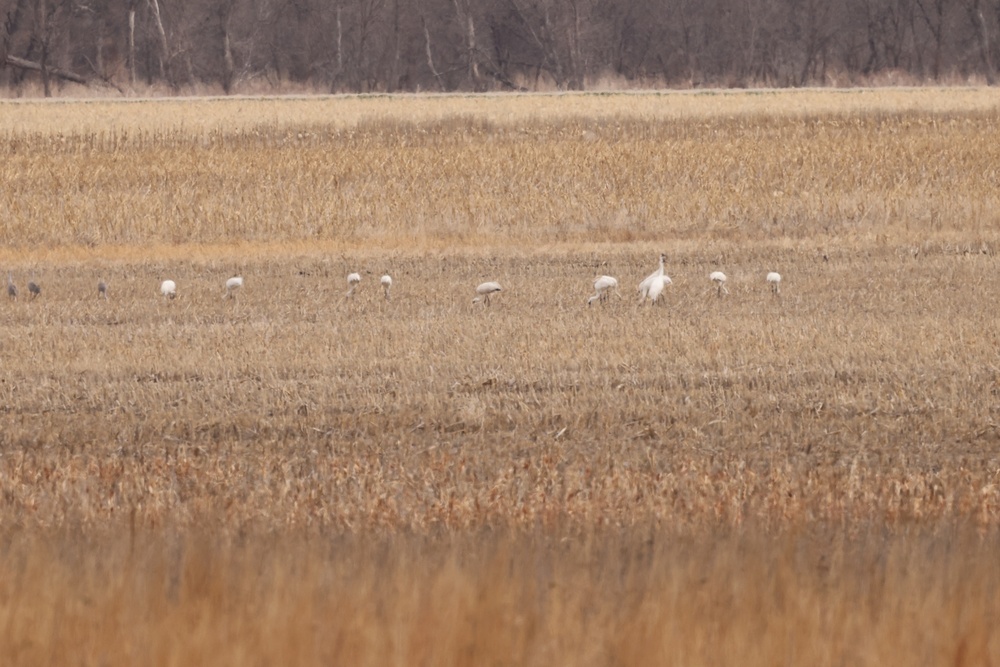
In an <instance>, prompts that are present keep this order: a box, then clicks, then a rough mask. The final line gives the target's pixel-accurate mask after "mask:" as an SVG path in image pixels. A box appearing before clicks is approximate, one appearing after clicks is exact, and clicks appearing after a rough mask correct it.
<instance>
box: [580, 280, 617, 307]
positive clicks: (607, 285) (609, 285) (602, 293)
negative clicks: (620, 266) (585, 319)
mask: <svg viewBox="0 0 1000 667" xmlns="http://www.w3.org/2000/svg"><path fill="white" fill-rule="evenodd" d="M617 289H618V279H617V278H612V277H611V276H600V277H598V278H597V279H596V280H595V281H594V295H593V296H592V297H590V298H589V299H587V305H588V306H589V305H590V304H592V303H594V302H595V301H606V300H607V298H608V294H609V292H611V291H614V290H617Z"/></svg>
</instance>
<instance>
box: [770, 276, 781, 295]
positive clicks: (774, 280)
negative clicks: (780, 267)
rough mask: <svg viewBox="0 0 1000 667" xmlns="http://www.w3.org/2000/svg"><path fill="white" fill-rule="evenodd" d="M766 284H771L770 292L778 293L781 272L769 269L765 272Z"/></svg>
mask: <svg viewBox="0 0 1000 667" xmlns="http://www.w3.org/2000/svg"><path fill="white" fill-rule="evenodd" d="M767 284H768V285H770V286H771V294H778V293H779V292H780V291H781V289H780V286H781V274H780V273H777V272H775V271H771V272H770V273H769V274H767Z"/></svg>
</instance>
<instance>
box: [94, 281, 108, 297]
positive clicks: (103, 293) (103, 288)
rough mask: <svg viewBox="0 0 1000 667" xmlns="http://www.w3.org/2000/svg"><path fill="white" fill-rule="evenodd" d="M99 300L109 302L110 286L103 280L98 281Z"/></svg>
mask: <svg viewBox="0 0 1000 667" xmlns="http://www.w3.org/2000/svg"><path fill="white" fill-rule="evenodd" d="M97 298H98V299H104V300H105V301H107V300H108V284H107V283H106V282H104V281H103V280H99V281H97Z"/></svg>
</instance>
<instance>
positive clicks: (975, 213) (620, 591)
mask: <svg viewBox="0 0 1000 667" xmlns="http://www.w3.org/2000/svg"><path fill="white" fill-rule="evenodd" d="M768 95H773V96H775V97H770V98H769V97H767V96H768ZM782 95H786V96H790V97H789V99H794V100H796V102H797V103H796V104H795V105H792V106H789V103H788V101H787V100H786V99H785V98H784V97H782ZM794 96H795V93H782V94H778V93H752V94H745V95H735V94H724V95H723V94H720V95H717V96H715V98H709V97H705V98H699V97H698V96H697V95H694V94H690V95H686V96H685V95H677V96H651V95H645V96H608V95H603V96H598V95H595V96H521V97H505V96H492V97H483V98H472V97H455V98H449V97H445V98H434V97H428V98H405V97H404V98H387V97H383V98H330V99H323V100H295V101H288V100H273V101H266V100H249V99H243V100H235V101H215V102H207V101H206V102H191V103H181V102H168V103H164V102H128V103H124V102H123V103H118V104H114V103H108V102H100V103H97V102H90V103H79V104H69V103H37V104H28V103H9V102H3V103H0V111H2V114H0V136H3V137H4V140H3V142H2V143H0V152H2V153H3V159H2V160H0V183H2V185H3V188H2V189H0V276H4V275H6V273H7V271H11V272H12V275H13V278H14V280H15V282H16V283H17V285H18V288H19V293H20V296H19V299H18V300H17V301H10V300H6V299H5V300H4V301H3V302H0V364H2V366H0V369H2V370H0V655H4V656H6V660H5V661H9V663H10V664H60V665H61V664H83V665H133V664H156V665H160V664H183V665H187V664H213V665H244V664H261V665H271V664H324V665H327V664H344V665H385V664H399V665H483V664H517V665H555V664H559V665H563V664H565V665H609V664H621V665H636V664H669V665H719V664H740V665H751V666H752V665H775V664H789V665H799V664H802V665H804V664H809V665H908V666H910V665H941V664H954V665H988V664H994V665H995V664H1000V634H998V633H996V632H995V627H997V625H998V623H1000V558H998V557H997V552H998V549H1000V432H998V426H997V423H998V412H1000V402H998V392H1000V384H998V379H1000V363H998V354H997V352H998V350H1000V328H998V315H997V312H998V311H997V308H996V301H997V294H998V287H1000V272H998V268H1000V267H998V260H997V252H998V250H1000V220H998V218H1000V215H998V211H1000V205H998V204H1000V202H998V199H1000V187H998V186H1000V170H998V167H997V165H1000V141H997V139H998V135H1000V111H998V110H997V109H998V108H1000V107H998V106H997V104H996V103H997V101H998V97H1000V93H997V92H995V91H991V90H957V91H941V90H923V89H921V90H915V91H880V92H878V93H876V92H873V91H861V92H856V93H847V92H827V93H820V92H816V91H807V92H804V93H801V97H794ZM712 99H714V100H715V102H712V101H711V100H712ZM763 99H766V100H769V103H770V104H771V105H772V106H774V105H777V104H778V102H776V101H775V100H779V99H780V101H781V104H782V105H783V106H782V108H781V109H780V110H777V109H775V110H773V111H772V110H769V108H768V103H762V100H763ZM720 100H721V101H720ZM98 104H99V105H103V106H106V107H107V108H108V109H110V110H112V111H110V112H108V113H113V114H119V115H118V116H114V118H116V119H117V120H115V121H114V122H110V123H102V121H101V118H104V117H105V116H102V114H104V113H105V112H104V111H100V112H95V111H94V109H95V105H98ZM234 105H242V106H241V107H238V108H239V109H241V111H240V112H239V115H238V117H235V116H234V115H233V109H234V108H237V107H234ZM671 105H673V106H671ZM699 105H702V106H699ZM300 112H301V115H297V114H299V113H300ZM122 119H124V120H122ZM192 119H197V120H192ZM661 251H662V252H666V253H667V257H668V259H667V272H668V273H669V274H670V276H671V277H672V279H673V284H672V285H671V286H669V287H668V288H667V291H666V294H665V297H664V303H663V304H662V305H660V306H657V307H655V308H654V307H648V306H646V307H638V306H637V304H636V302H637V299H636V296H635V286H636V284H637V283H638V282H639V280H640V279H641V278H642V277H644V276H645V275H646V274H648V273H649V272H650V271H652V270H653V269H654V268H655V267H656V257H657V255H658V253H659V252H661ZM717 269H721V270H723V271H725V272H726V273H727V274H728V276H729V280H728V287H729V294H728V295H726V296H724V297H722V298H719V297H717V296H716V294H715V292H714V289H713V286H712V285H711V284H710V282H709V280H708V274H709V273H710V272H711V271H713V270H717ZM770 270H776V271H780V272H781V274H782V276H783V281H782V288H781V294H780V295H778V296H774V295H772V294H771V293H770V292H769V291H768V288H767V286H766V284H765V282H764V275H765V274H766V272H767V271H770ZM350 271H360V272H361V273H362V276H363V278H362V283H361V285H360V288H359V291H358V293H357V295H356V297H355V298H354V299H352V300H347V299H345V298H344V293H345V292H346V289H347V284H346V279H345V277H346V275H347V273H348V272H350ZM384 272H389V273H391V274H392V276H393V279H394V286H393V291H392V298H391V300H390V301H388V302H387V301H386V300H385V299H383V298H382V295H381V291H380V290H379V288H378V279H379V276H381V275H382V273H384ZM237 273H240V274H242V275H243V276H244V277H245V279H246V284H245V286H244V288H243V289H242V291H241V292H240V293H239V294H238V295H237V297H236V298H235V299H223V298H222V297H223V293H224V289H223V283H224V281H225V279H226V278H228V277H229V276H231V275H234V274H237ZM600 274H610V275H614V276H617V277H618V278H619V280H620V281H621V289H620V292H621V297H620V298H612V299H611V300H610V301H609V302H608V303H604V304H598V305H595V306H593V307H591V308H588V307H587V306H586V305H585V302H586V299H587V297H588V296H589V295H590V294H591V293H592V281H593V278H594V277H595V276H597V275H600ZM165 278H170V279H172V280H175V281H176V282H177V284H178V291H179V296H178V298H177V299H176V300H173V301H167V300H164V299H162V298H160V297H159V295H158V293H157V287H158V285H159V282H160V281H161V280H163V279H165ZM100 279H103V280H106V281H108V284H109V286H110V290H109V294H110V299H109V300H108V301H106V302H105V301H102V300H99V299H97V290H96V285H97V282H98V280H100ZM29 280H34V281H35V282H37V283H38V284H39V285H40V286H41V288H42V292H41V295H40V296H39V297H38V298H37V299H34V300H32V299H30V298H29V297H28V290H27V287H26V286H27V282H28V281H29ZM483 280H497V281H499V282H501V283H502V284H503V286H504V292H503V293H502V294H501V295H500V296H499V298H497V299H496V301H495V303H494V304H493V305H491V306H490V307H488V308H487V307H482V306H474V305H473V304H472V303H471V301H472V297H473V296H474V291H473V290H474V287H475V285H476V284H478V283H479V282H481V281H483Z"/></svg>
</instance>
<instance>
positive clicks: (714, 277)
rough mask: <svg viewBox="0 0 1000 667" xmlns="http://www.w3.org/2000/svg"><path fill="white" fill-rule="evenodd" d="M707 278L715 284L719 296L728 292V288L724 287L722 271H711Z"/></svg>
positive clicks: (724, 279) (724, 281)
mask: <svg viewBox="0 0 1000 667" xmlns="http://www.w3.org/2000/svg"><path fill="white" fill-rule="evenodd" d="M708 278H709V280H711V281H712V282H713V283H715V284H716V286H717V287H718V290H719V296H722V295H723V294H729V290H727V289H726V274H725V273H723V272H722V271H712V273H710V274H709V276H708Z"/></svg>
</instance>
